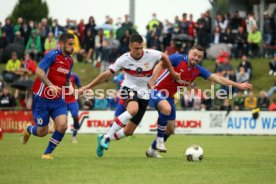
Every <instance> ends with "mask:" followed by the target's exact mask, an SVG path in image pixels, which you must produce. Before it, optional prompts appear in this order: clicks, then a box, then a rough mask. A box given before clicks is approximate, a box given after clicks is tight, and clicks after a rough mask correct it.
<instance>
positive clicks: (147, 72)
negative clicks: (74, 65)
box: [79, 34, 180, 157]
mask: <svg viewBox="0 0 276 184" xmlns="http://www.w3.org/2000/svg"><path fill="white" fill-rule="evenodd" d="M129 42H130V43H129V48H130V52H128V53H125V54H123V55H122V56H120V57H119V58H118V59H117V60H116V62H115V63H114V64H113V65H110V67H109V70H107V71H105V72H104V73H101V74H100V75H99V76H98V77H97V78H96V79H94V80H93V81H92V82H91V83H89V84H88V85H86V86H83V87H82V88H80V90H79V94H82V93H83V92H84V91H85V90H87V89H90V88H93V87H95V86H97V85H99V84H100V83H102V82H104V81H106V80H107V79H109V78H111V77H112V75H113V74H114V73H115V72H118V71H119V70H120V69H122V70H123V71H124V72H125V79H124V81H123V83H122V85H121V86H122V88H121V89H120V98H121V99H123V100H124V105H125V107H126V111H125V112H123V113H122V114H120V115H119V116H118V117H115V119H114V123H113V124H112V126H111V128H110V130H109V131H108V133H107V134H106V135H101V134H99V135H98V147H97V155H98V156H99V157H102V156H103V153H104V150H107V149H108V147H109V143H110V140H114V139H116V137H119V138H121V137H125V136H129V135H132V134H133V132H134V130H135V129H136V127H137V125H138V124H139V123H140V121H141V119H142V118H143V116H144V113H145V111H146V108H147V105H148V102H149V97H150V89H149V87H148V86H149V85H148V83H149V81H150V79H151V77H152V75H153V69H154V66H155V65H156V63H158V62H159V61H160V60H162V63H163V65H164V67H166V68H167V69H168V71H169V72H170V74H171V75H172V77H173V78H174V79H175V80H179V79H180V75H179V74H178V73H176V72H175V71H174V70H173V68H172V65H171V63H170V60H169V58H168V56H167V55H166V54H164V53H162V52H160V51H157V50H149V49H143V38H142V36H141V35H138V34H134V35H131V37H130V41H129ZM116 132H117V133H116ZM114 134H115V135H114Z"/></svg>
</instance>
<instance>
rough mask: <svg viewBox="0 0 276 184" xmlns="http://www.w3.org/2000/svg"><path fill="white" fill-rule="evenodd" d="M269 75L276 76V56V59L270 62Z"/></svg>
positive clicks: (275, 57)
mask: <svg viewBox="0 0 276 184" xmlns="http://www.w3.org/2000/svg"><path fill="white" fill-rule="evenodd" d="M268 74H269V75H274V76H276V54H274V57H273V59H272V61H271V62H269V73H268Z"/></svg>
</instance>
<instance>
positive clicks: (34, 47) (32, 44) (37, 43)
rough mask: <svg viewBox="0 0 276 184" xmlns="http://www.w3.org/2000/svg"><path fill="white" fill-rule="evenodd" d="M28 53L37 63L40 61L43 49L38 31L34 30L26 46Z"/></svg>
mask: <svg viewBox="0 0 276 184" xmlns="http://www.w3.org/2000/svg"><path fill="white" fill-rule="evenodd" d="M26 51H27V52H29V53H30V54H31V56H32V58H34V60H35V61H38V60H39V55H40V54H41V51H42V49H41V40H40V36H39V35H38V34H37V32H36V30H32V34H31V36H30V37H29V40H28V42H27V45H26Z"/></svg>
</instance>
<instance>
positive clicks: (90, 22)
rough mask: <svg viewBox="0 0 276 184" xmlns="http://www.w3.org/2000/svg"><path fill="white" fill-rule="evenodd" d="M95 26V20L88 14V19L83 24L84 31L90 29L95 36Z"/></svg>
mask: <svg viewBox="0 0 276 184" xmlns="http://www.w3.org/2000/svg"><path fill="white" fill-rule="evenodd" d="M95 27H96V22H95V19H94V17H92V16H90V17H89V19H88V23H87V24H86V25H85V33H87V30H88V29H90V30H92V32H93V35H94V36H96V35H97V31H96V29H95Z"/></svg>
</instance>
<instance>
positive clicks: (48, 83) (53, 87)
mask: <svg viewBox="0 0 276 184" xmlns="http://www.w3.org/2000/svg"><path fill="white" fill-rule="evenodd" d="M35 74H36V75H37V76H38V77H39V78H40V80H41V81H42V82H43V83H44V84H45V85H46V86H48V87H49V89H50V90H51V91H52V92H53V94H54V95H57V94H58V93H59V92H60V91H61V88H60V87H58V86H56V85H54V84H53V83H52V82H51V81H50V80H49V79H48V78H47V75H46V73H45V71H44V70H42V69H41V68H39V67H37V69H36V72H35Z"/></svg>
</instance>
